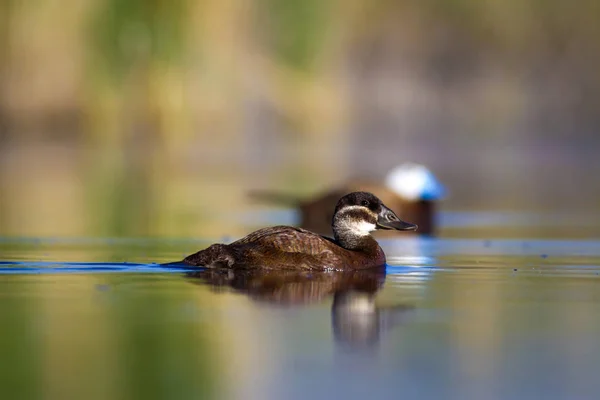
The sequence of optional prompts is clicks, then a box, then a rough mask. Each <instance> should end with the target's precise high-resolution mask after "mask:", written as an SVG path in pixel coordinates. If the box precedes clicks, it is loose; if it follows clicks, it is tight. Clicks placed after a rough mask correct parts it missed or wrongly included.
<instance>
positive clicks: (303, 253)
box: [182, 192, 417, 270]
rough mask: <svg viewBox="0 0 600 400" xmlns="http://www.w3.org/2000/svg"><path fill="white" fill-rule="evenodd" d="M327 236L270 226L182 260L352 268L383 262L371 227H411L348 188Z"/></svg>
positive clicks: (214, 265) (373, 198)
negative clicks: (348, 191)
mask: <svg viewBox="0 0 600 400" xmlns="http://www.w3.org/2000/svg"><path fill="white" fill-rule="evenodd" d="M332 228H333V238H328V237H325V236H321V235H319V234H316V233H313V232H310V231H307V230H305V229H301V228H295V227H291V226H274V227H270V228H263V229H259V230H258V231H255V232H253V233H251V234H249V235H248V236H246V237H244V238H242V239H240V240H237V241H235V242H233V243H231V244H213V245H212V246H210V247H208V248H207V249H205V250H201V251H199V252H197V253H194V254H192V255H190V256H188V257H186V258H185V259H184V260H183V261H182V262H183V263H185V264H188V265H194V266H201V267H206V268H233V269H254V268H264V269H296V270H355V269H365V268H372V267H376V266H381V265H384V264H385V254H384V253H383V250H382V249H381V247H380V246H379V244H378V243H377V241H376V240H375V239H374V238H373V237H372V236H371V234H370V232H372V231H374V230H376V229H387V230H391V229H393V230H398V231H404V230H415V229H417V226H416V225H414V224H411V223H408V222H404V221H401V220H400V219H399V218H398V216H397V215H396V214H395V213H394V212H393V211H392V210H390V209H389V208H388V207H386V206H385V205H384V204H383V203H382V202H381V200H379V199H378V198H377V197H376V196H375V195H373V194H371V193H367V192H354V193H350V194H347V195H345V196H344V197H342V198H341V199H340V200H339V201H338V203H337V206H336V207H335V211H334V214H333V219H332Z"/></svg>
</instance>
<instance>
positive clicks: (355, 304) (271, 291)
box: [186, 266, 414, 348]
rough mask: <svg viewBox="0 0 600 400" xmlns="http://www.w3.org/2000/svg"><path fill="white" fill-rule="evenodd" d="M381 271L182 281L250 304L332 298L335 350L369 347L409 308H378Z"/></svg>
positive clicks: (258, 273)
mask: <svg viewBox="0 0 600 400" xmlns="http://www.w3.org/2000/svg"><path fill="white" fill-rule="evenodd" d="M385 276H386V272H385V266H383V267H377V268H373V269H368V270H360V271H332V272H323V271H317V272H314V271H274V270H266V269H248V270H231V269H203V270H200V271H194V272H191V273H189V274H187V275H186V277H187V279H189V280H190V281H191V282H193V283H197V284H208V285H211V286H212V287H213V289H215V290H216V291H231V290H233V291H234V292H238V293H243V294H245V295H247V296H249V297H250V298H251V299H253V300H254V301H258V302H265V303H270V304H276V305H282V306H303V305H309V304H314V303H319V302H322V301H324V300H325V299H326V298H328V297H330V296H333V304H332V307H331V322H332V327H333V336H334V339H335V340H336V342H337V343H338V344H341V345H345V346H350V347H359V348H361V347H365V346H369V347H370V346H373V345H375V344H377V343H379V341H380V339H381V336H382V334H383V333H384V332H385V331H387V330H389V329H391V328H393V327H395V326H396V325H399V324H400V323H402V322H404V319H405V315H406V313H407V311H409V310H412V309H414V308H413V307H412V306H410V305H406V304H400V305H395V306H390V307H380V306H378V305H377V304H376V301H375V299H376V294H377V292H378V291H379V290H380V289H381V288H382V287H383V284H384V282H385Z"/></svg>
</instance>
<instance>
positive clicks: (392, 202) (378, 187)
mask: <svg viewBox="0 0 600 400" xmlns="http://www.w3.org/2000/svg"><path fill="white" fill-rule="evenodd" d="M355 191H365V192H371V193H374V194H375V195H376V196H378V197H379V198H380V199H381V200H382V202H383V203H384V204H387V205H388V206H389V207H390V208H391V209H393V210H395V211H397V214H398V216H399V217H400V218H402V219H405V220H407V221H411V222H412V223H414V224H416V225H418V226H419V229H418V230H417V231H411V232H407V233H408V234H415V233H416V234H419V235H434V234H435V228H436V210H437V203H438V202H439V201H440V200H442V199H443V198H444V196H445V195H446V188H445V187H444V185H442V184H441V183H440V182H439V181H438V179H437V178H436V177H435V175H434V174H433V173H432V172H431V171H430V170H429V169H428V168H427V167H425V166H424V165H421V164H414V163H404V164H402V165H399V166H397V167H395V168H393V169H392V170H390V171H389V172H388V174H387V175H386V176H385V178H384V179H383V182H377V181H373V180H364V179H354V180H351V181H349V182H347V183H345V184H343V185H341V186H339V187H337V188H334V189H332V190H329V191H326V192H322V193H320V194H318V195H317V196H315V197H313V198H310V199H299V198H297V197H294V196H291V195H288V194H284V193H278V192H273V191H262V190H257V191H252V192H251V193H250V194H249V195H250V197H251V198H252V199H254V200H257V201H260V202H268V203H271V204H273V203H275V204H279V205H286V206H289V207H294V208H297V209H298V211H299V213H300V226H301V227H302V228H304V229H308V230H311V231H313V232H317V233H320V234H329V233H330V231H331V220H332V218H333V210H334V209H335V204H336V203H337V201H338V200H339V199H340V197H342V196H343V195H344V194H346V193H349V192H355ZM383 234H384V235H385V233H383Z"/></svg>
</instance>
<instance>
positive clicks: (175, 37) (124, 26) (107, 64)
mask: <svg viewBox="0 0 600 400" xmlns="http://www.w3.org/2000/svg"><path fill="white" fill-rule="evenodd" d="M188 16H189V14H188V0H168V1H167V0H103V1H102V2H101V4H100V7H98V11H96V15H94V16H93V19H92V20H93V22H92V25H91V38H92V41H91V43H92V52H93V53H94V54H95V55H96V57H94V59H95V62H94V63H93V64H92V65H93V66H94V68H99V67H102V68H104V69H106V72H107V73H108V76H111V77H114V78H116V79H119V80H120V79H122V78H123V77H124V76H125V75H127V74H128V73H130V72H131V71H132V69H133V68H135V67H136V66H138V65H139V64H142V66H145V65H146V64H149V63H151V62H159V63H167V64H177V63H181V62H182V61H183V59H184V55H185V47H186V44H187V36H186V28H187V26H188V21H187V17H188Z"/></svg>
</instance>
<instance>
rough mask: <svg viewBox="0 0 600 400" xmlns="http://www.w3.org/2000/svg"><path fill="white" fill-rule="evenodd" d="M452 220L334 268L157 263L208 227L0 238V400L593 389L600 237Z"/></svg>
mask: <svg viewBox="0 0 600 400" xmlns="http://www.w3.org/2000/svg"><path fill="white" fill-rule="evenodd" d="M449 221H452V220H451V219H449ZM461 221H462V222H461ZM459 222H460V224H458V223H457V224H456V226H455V229H459V228H460V227H461V226H462V227H463V229H464V227H465V226H467V225H468V226H470V228H469V229H471V230H470V231H462V233H463V234H454V235H443V237H442V238H438V239H434V238H414V237H400V238H389V237H386V238H383V239H381V241H380V242H381V244H382V246H383V248H384V250H385V251H386V254H387V255H388V262H389V265H388V266H387V268H385V270H379V271H370V272H364V273H347V274H339V273H325V274H318V273H316V274H297V273H286V274H274V273H268V274H256V273H255V274H239V273H238V274H235V273H229V272H227V273H216V272H213V271H201V270H199V271H194V272H192V271H190V270H186V269H175V268H165V267H163V266H160V265H159V264H160V263H162V262H166V261H173V260H177V259H180V258H181V257H182V256H184V255H186V254H188V253H190V252H192V251H195V250H197V249H199V248H202V247H205V246H206V245H208V244H209V243H210V242H211V241H212V240H214V238H211V239H207V240H192V239H160V238H139V239H136V238H115V239H103V238H77V239H58V238H55V239H47V238H3V239H1V240H0V254H1V256H0V274H1V275H0V297H2V301H1V302H0V324H1V326H2V330H1V331H0V354H2V363H0V365H1V367H0V369H1V371H0V397H1V398H15V399H16V398H19V399H29V398H31V399H37V398H40V399H67V398H86V399H119V398H123V399H126V398H127V399H129V398H146V399H148V398H181V399H183V398H219V399H222V398H231V399H238V398H240V399H241V398H244V399H280V398H290V399H304V398H307V397H311V398H323V399H325V398H343V397H346V398H356V399H358V398H399V397H401V398H405V399H411V398H444V399H531V398H545V399H573V398H577V399H588V398H589V399H592V398H597V397H598V394H599V393H600V381H599V380H598V379H597V371H598V370H599V369H600V346H598V337H600V285H599V284H600V280H599V279H600V275H599V274H600V241H599V240H597V239H595V238H594V237H593V235H589V234H588V235H586V237H584V238H582V237H575V238H565V237H560V236H559V235H560V233H559V232H556V231H553V232H554V234H552V235H550V234H548V235H537V236H533V235H532V236H531V237H519V232H517V233H515V232H513V233H511V234H506V235H504V237H500V238H498V237H494V236H493V235H489V236H486V235H485V232H488V231H486V229H488V228H485V229H484V228H483V227H481V226H480V227H473V226H472V224H469V223H467V222H465V220H464V219H462V220H460V221H459ZM584 222H585V223H588V222H586V221H584ZM582 223H583V222H582ZM461 224H462V225H461ZM492 225H493V224H492ZM588 225H590V224H588ZM511 226H513V227H514V226H516V225H511ZM528 227H529V228H531V224H530V225H528ZM491 228H494V227H493V226H492V227H491ZM496 228H497V229H500V228H499V227H497V226H496ZM496 228H494V229H496ZM473 229H475V230H473ZM587 229H588V230H587V232H595V229H597V228H596V226H595V225H593V224H591V226H588V228H587ZM477 230H478V231H479V232H481V234H480V235H479V236H480V237H479V238H477V236H478V235H477V234H476V232H477ZM572 230H577V227H574V228H572ZM453 232H457V231H453ZM492 232H494V230H493V229H492ZM563 232H564V231H563ZM567 232H568V230H567Z"/></svg>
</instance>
